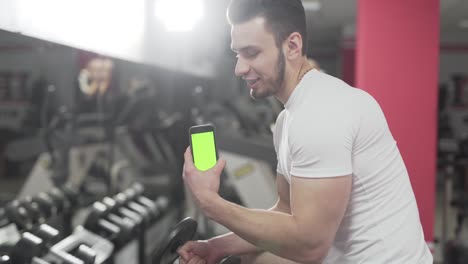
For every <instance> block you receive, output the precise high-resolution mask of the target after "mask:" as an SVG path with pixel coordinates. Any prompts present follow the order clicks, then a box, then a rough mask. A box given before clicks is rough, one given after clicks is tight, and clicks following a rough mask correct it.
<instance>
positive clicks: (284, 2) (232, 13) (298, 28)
mask: <svg viewBox="0 0 468 264" xmlns="http://www.w3.org/2000/svg"><path fill="white" fill-rule="evenodd" d="M255 17H263V18H265V20H266V24H267V27H268V29H269V30H270V31H271V32H272V33H273V34H274V35H275V40H276V45H277V46H278V48H279V47H281V44H282V43H283V42H284V41H285V40H286V38H288V37H289V35H291V33H293V32H299V34H301V36H302V54H303V55H305V54H306V52H307V29H306V19H305V11H304V6H303V5H302V2H301V0H231V3H230V4H229V7H228V12H227V18H228V21H229V23H230V24H231V25H235V24H240V23H244V22H247V21H249V20H251V19H253V18H255Z"/></svg>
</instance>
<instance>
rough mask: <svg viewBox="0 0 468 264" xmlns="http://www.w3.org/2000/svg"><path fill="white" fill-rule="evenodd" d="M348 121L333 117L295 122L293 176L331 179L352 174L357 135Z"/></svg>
mask: <svg viewBox="0 0 468 264" xmlns="http://www.w3.org/2000/svg"><path fill="white" fill-rule="evenodd" d="M336 120H346V119H343V118H341V119H338V118H336V119H335V118H333V116H329V115H327V116H324V115H323V116H318V117H310V116H308V117H303V118H300V117H299V118H298V119H296V120H294V121H293V122H291V126H290V127H289V136H288V141H289V149H290V155H291V158H292V164H291V175H294V176H297V177H306V178H329V177H337V176H345V175H350V174H351V173H352V172H353V169H352V146H353V135H352V134H353V133H352V129H350V128H349V122H346V121H344V122H338V121H336Z"/></svg>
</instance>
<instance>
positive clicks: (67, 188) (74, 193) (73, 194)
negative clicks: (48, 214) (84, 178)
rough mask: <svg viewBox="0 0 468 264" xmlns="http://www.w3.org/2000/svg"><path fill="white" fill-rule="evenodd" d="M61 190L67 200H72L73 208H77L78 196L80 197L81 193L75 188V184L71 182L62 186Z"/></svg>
mask: <svg viewBox="0 0 468 264" xmlns="http://www.w3.org/2000/svg"><path fill="white" fill-rule="evenodd" d="M60 190H61V191H62V193H63V194H64V195H65V197H66V198H67V200H68V201H69V202H70V206H71V207H72V208H75V207H76V206H77V205H78V203H79V200H78V198H79V194H80V193H79V191H78V189H77V188H75V187H74V186H72V185H71V184H66V185H64V186H62V187H61V188H60Z"/></svg>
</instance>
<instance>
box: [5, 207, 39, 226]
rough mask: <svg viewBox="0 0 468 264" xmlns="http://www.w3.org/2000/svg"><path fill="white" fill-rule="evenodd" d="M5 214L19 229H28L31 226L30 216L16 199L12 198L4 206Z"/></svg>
mask: <svg viewBox="0 0 468 264" xmlns="http://www.w3.org/2000/svg"><path fill="white" fill-rule="evenodd" d="M5 215H6V216H7V218H8V219H9V220H10V221H11V222H13V223H14V224H15V225H16V226H17V227H18V229H19V230H30V229H32V228H33V225H34V223H33V219H32V217H31V216H30V215H29V213H28V210H27V209H26V208H25V207H24V206H23V205H22V204H21V203H20V202H19V201H18V200H13V201H11V202H10V203H9V204H8V205H7V206H6V208H5Z"/></svg>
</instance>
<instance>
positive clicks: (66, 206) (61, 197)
mask: <svg viewBox="0 0 468 264" xmlns="http://www.w3.org/2000/svg"><path fill="white" fill-rule="evenodd" d="M49 197H50V198H51V199H52V200H53V201H54V204H55V208H57V213H58V214H60V213H62V212H66V211H69V210H70V206H71V204H70V201H69V200H68V198H67V196H66V195H65V194H64V193H63V192H62V191H61V190H60V189H59V188H53V189H52V190H50V191H49Z"/></svg>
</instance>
